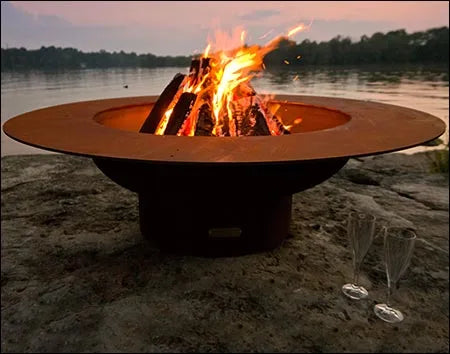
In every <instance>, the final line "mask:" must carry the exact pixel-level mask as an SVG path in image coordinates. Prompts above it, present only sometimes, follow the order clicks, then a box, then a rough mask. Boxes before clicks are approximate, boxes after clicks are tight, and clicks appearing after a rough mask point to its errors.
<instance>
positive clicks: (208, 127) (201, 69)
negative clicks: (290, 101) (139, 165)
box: [154, 24, 308, 136]
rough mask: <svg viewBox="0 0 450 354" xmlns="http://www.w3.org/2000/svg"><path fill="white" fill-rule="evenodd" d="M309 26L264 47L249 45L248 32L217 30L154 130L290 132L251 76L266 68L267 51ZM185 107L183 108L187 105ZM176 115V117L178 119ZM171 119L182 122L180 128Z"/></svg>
mask: <svg viewBox="0 0 450 354" xmlns="http://www.w3.org/2000/svg"><path fill="white" fill-rule="evenodd" d="M306 28H308V26H305V25H303V24H300V25H299V26H297V27H295V28H293V29H291V30H290V31H289V32H288V33H287V35H284V36H283V35H280V36H278V37H276V38H274V39H272V40H271V41H270V42H269V43H267V44H266V45H265V46H262V47H261V46H258V45H253V46H250V47H247V46H245V44H244V43H245V38H246V35H247V33H246V32H245V31H240V33H238V32H237V31H235V36H234V37H236V38H231V40H230V38H228V37H227V36H226V34H224V33H222V32H216V40H215V42H213V41H210V42H209V43H208V45H207V47H206V48H205V50H204V53H203V55H202V56H201V57H200V58H199V59H194V60H193V61H192V64H191V69H190V73H189V75H186V76H185V77H184V79H183V80H182V82H181V84H180V85H179V87H178V89H177V90H176V92H175V93H174V95H173V98H172V99H171V100H170V103H169V104H168V105H167V107H166V109H165V111H164V113H163V114H162V116H161V117H159V123H158V124H157V127H156V129H155V131H154V134H157V135H164V134H174V132H176V135H185V136H193V135H210V136H240V135H269V134H271V135H281V134H289V131H288V127H286V126H284V125H283V124H282V123H281V122H280V121H279V120H278V118H277V117H276V116H275V113H276V110H277V107H276V105H275V106H272V107H271V108H268V107H267V100H265V99H263V98H261V97H260V96H258V95H256V92H255V91H254V89H253V88H252V87H251V85H250V80H251V79H252V78H253V77H254V76H255V75H256V73H258V72H260V71H262V70H263V69H264V64H263V58H264V56H265V55H266V54H267V53H269V52H270V51H272V50H274V49H275V48H276V47H277V46H278V44H279V42H280V41H281V40H282V39H283V38H286V37H288V38H289V37H291V36H293V35H295V34H296V33H298V32H300V31H303V30H305V29H306ZM269 33H270V32H269ZM267 35H268V33H267V34H265V35H264V36H263V37H260V38H264V37H266V36H267ZM227 44H228V46H230V44H231V45H233V46H234V48H235V49H226V48H225V47H226V45H227ZM177 106H178V107H177ZM180 106H183V107H184V108H183V110H182V109H181V108H180ZM180 112H181V113H180ZM174 115H176V116H177V117H175V118H173V116H174ZM172 120H175V121H177V122H178V123H177V124H178V125H180V127H178V126H177V125H176V124H175V123H174V122H172ZM246 125H248V127H247V126H246ZM169 126H170V127H169ZM174 129H175V130H174ZM258 129H259V130H258ZM168 130H170V131H171V132H172V133H170V132H168Z"/></svg>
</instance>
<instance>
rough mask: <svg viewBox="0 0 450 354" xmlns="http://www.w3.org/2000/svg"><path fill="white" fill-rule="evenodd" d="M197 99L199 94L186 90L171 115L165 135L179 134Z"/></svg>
mask: <svg viewBox="0 0 450 354" xmlns="http://www.w3.org/2000/svg"><path fill="white" fill-rule="evenodd" d="M196 99H197V95H196V94H195V93H190V92H184V93H183V94H182V95H181V96H180V99H179V100H178V102H177V104H176V105H175V107H174V108H173V111H172V114H171V115H170V118H169V122H168V123H167V126H166V130H165V131H164V135H177V133H178V131H179V130H180V128H181V126H182V125H183V123H184V121H185V120H186V118H188V117H189V114H190V113H191V110H192V107H193V106H194V103H195V100H196Z"/></svg>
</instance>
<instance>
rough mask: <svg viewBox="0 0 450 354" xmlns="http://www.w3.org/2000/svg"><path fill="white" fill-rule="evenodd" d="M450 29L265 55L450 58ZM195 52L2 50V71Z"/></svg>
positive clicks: (304, 61)
mask: <svg viewBox="0 0 450 354" xmlns="http://www.w3.org/2000/svg"><path fill="white" fill-rule="evenodd" d="M448 37H449V28H448V27H439V28H432V29H429V30H427V31H421V32H415V33H412V34H408V33H406V31H405V30H404V29H400V30H396V31H390V32H388V33H386V34H384V33H381V32H377V33H374V34H373V35H372V36H370V37H368V36H365V35H364V36H361V38H360V40H359V41H358V42H352V41H351V39H350V38H347V37H342V36H336V37H334V38H333V39H331V40H330V41H327V42H325V41H323V42H320V43H317V42H316V41H310V40H308V39H305V40H303V41H302V42H301V43H296V42H294V41H292V40H289V39H287V38H284V39H282V40H281V41H280V43H279V46H278V48H276V49H275V50H273V51H272V52H270V53H269V54H267V55H266V57H265V58H264V64H265V65H266V67H268V68H270V67H277V66H286V65H290V66H294V67H295V66H298V65H341V64H344V65H345V64H354V65H358V64H369V63H375V64H382V63H447V64H448V62H449V58H448V49H449V40H448V39H449V38H448ZM190 61H191V56H176V57H172V56H156V55H154V54H150V53H149V54H140V55H137V54H136V53H134V52H132V53H125V52H124V51H120V52H113V53H110V52H107V51H106V50H104V49H102V50H100V51H99V52H89V53H84V52H81V51H79V50H78V49H75V48H56V47H54V46H50V47H41V48H40V49H37V50H27V49H25V48H6V49H3V48H2V49H1V70H2V71H6V70H21V69H73V68H111V67H147V68H154V67H167V66H174V67H187V66H189V63H190Z"/></svg>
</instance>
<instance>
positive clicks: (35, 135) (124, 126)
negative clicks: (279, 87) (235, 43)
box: [3, 95, 445, 256]
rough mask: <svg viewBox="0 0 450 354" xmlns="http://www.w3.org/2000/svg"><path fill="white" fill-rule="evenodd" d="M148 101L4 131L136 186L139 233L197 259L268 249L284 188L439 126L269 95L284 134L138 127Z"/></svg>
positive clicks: (53, 114) (430, 120)
mask: <svg viewBox="0 0 450 354" xmlns="http://www.w3.org/2000/svg"><path fill="white" fill-rule="evenodd" d="M157 98H158V97H157V96H146V97H129V98H128V97H127V98H117V99H104V100H96V101H85V102H76V103H70V104H64V105H59V106H53V107H48V108H43V109H39V110H36V111H32V112H29V113H25V114H22V115H20V116H17V117H14V118H12V119H10V120H8V121H7V122H6V123H5V124H4V125H3V130H4V132H5V133H6V134H7V135H8V136H10V137H11V138H13V139H15V140H17V141H19V142H22V143H24V144H28V145H31V146H35V147H38V148H42V149H46V150H51V151H56V152H62V153H67V154H74V155H81V156H86V157H90V158H92V159H93V161H94V162H95V164H96V165H97V166H98V168H99V169H100V170H101V171H102V172H103V173H104V174H105V175H106V176H108V177H109V178H111V179H112V180H113V181H115V182H116V183H118V184H119V185H121V186H123V187H125V188H127V189H129V190H131V191H133V192H136V193H138V195H139V215H140V228H141V232H142V234H143V235H144V236H146V237H148V238H151V239H153V240H154V241H156V243H157V244H158V245H159V247H160V248H161V249H163V250H165V251H172V252H178V253H182V254H195V255H204V256H227V255H241V254H247V253H252V252H258V251H264V250H270V249H273V248H275V247H277V246H279V245H280V244H281V242H282V241H283V240H284V238H285V237H286V235H287V233H288V229H289V222H290V218H291V200H292V194H293V193H296V192H300V191H302V190H305V189H307V188H310V187H313V186H315V185H317V184H319V183H321V182H323V181H325V180H326V179H328V178H330V177H331V176H332V175H333V174H335V173H336V172H337V171H339V170H340V169H341V168H342V167H343V166H344V165H345V163H346V162H347V161H348V159H349V158H350V157H357V156H368V155H374V154H380V153H386V152H392V151H398V150H402V149H407V148H410V147H413V146H416V145H420V144H423V143H425V142H428V141H430V140H433V139H435V138H437V137H438V136H440V135H441V134H442V133H443V132H444V131H445V124H444V122H443V121H442V120H440V119H439V118H436V117H434V116H432V115H430V114H427V113H424V112H420V111H417V110H413V109H409V108H404V107H399V106H393V105H387V104H382V103H375V102H370V101H360V100H351V99H342V98H329V97H315V96H287V95H278V96H275V98H274V99H273V101H272V104H279V105H280V108H279V109H278V112H277V115H278V116H279V117H280V118H281V120H282V121H283V123H284V124H285V125H292V128H291V134H289V135H282V136H251V137H250V136H246V137H205V136H195V137H186V136H158V135H153V134H145V133H139V129H140V127H141V125H142V124H143V122H144V120H145V118H146V117H147V115H148V113H149V112H150V110H151V109H152V106H153V103H154V102H155V101H156V99H157Z"/></svg>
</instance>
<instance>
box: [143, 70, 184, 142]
mask: <svg viewBox="0 0 450 354" xmlns="http://www.w3.org/2000/svg"><path fill="white" fill-rule="evenodd" d="M184 78H185V75H183V74H180V73H178V74H176V75H175V76H174V78H173V79H172V81H171V82H170V83H169V85H167V86H166V88H165V89H164V91H163V92H162V93H161V95H160V96H159V98H158V100H157V101H156V103H155V104H154V105H153V109H152V110H151V111H150V113H149V115H148V116H147V118H146V119H145V121H144V124H142V126H141V129H140V130H139V132H140V133H147V134H154V133H155V131H156V128H157V127H158V124H159V122H160V121H161V118H162V117H163V116H164V113H165V112H166V110H167V108H168V107H169V105H170V103H171V102H172V100H173V98H174V97H175V95H176V93H177V91H178V89H179V87H180V85H181V83H182V82H183V80H184Z"/></svg>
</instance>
